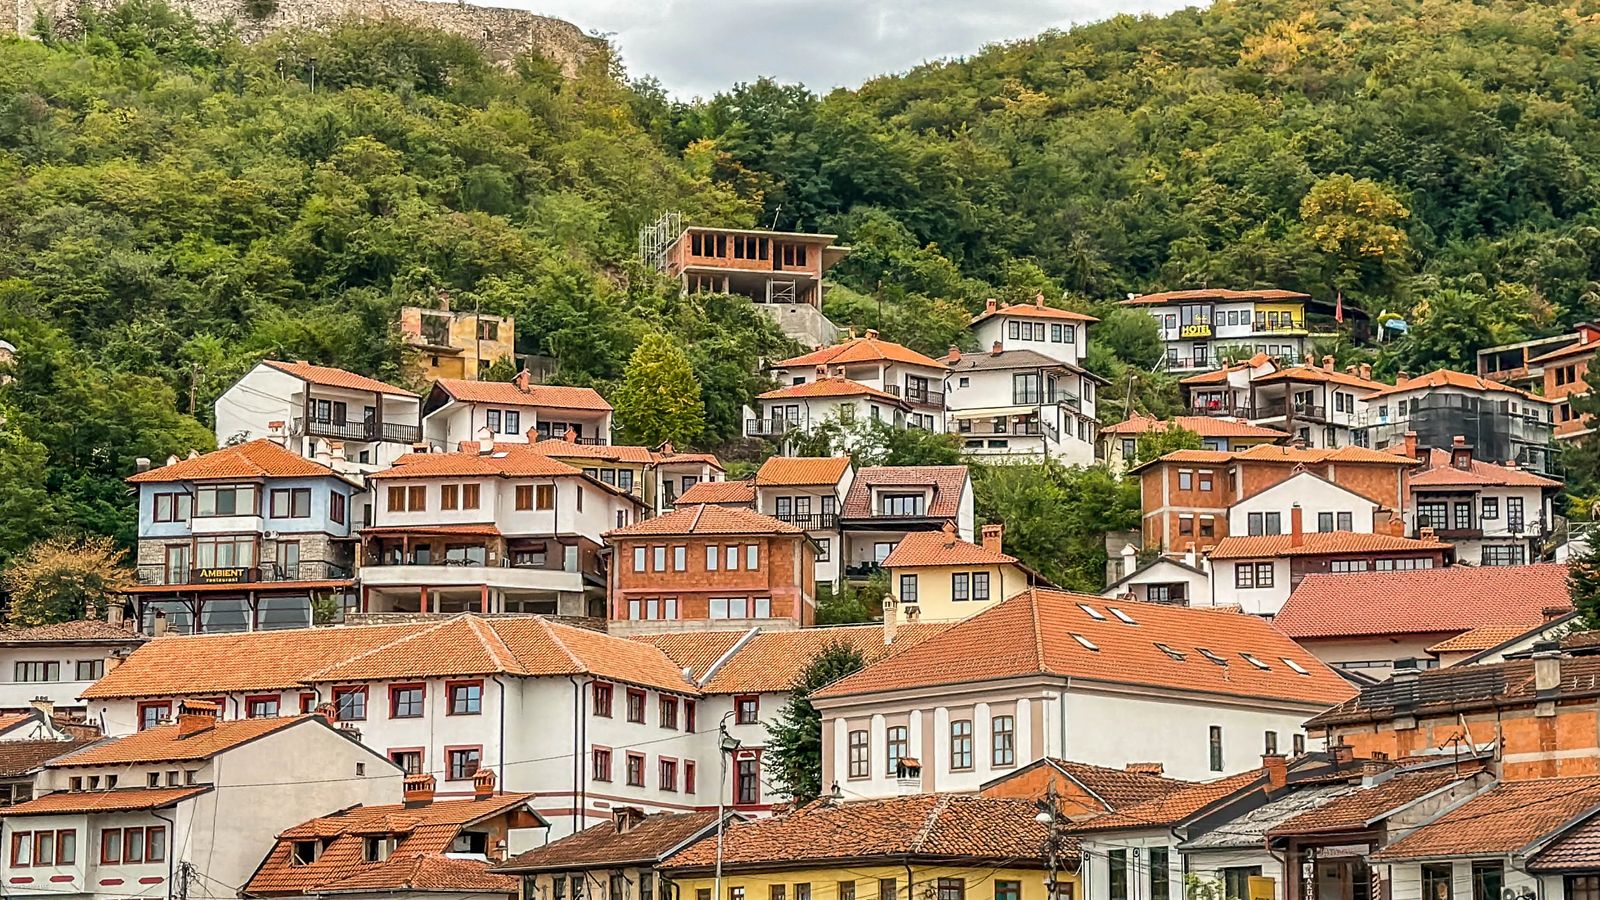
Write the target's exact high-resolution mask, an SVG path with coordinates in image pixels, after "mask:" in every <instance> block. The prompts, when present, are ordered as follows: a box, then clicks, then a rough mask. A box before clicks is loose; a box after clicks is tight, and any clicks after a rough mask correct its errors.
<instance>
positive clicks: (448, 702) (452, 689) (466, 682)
mask: <svg viewBox="0 0 1600 900" xmlns="http://www.w3.org/2000/svg"><path fill="white" fill-rule="evenodd" d="M463 687H476V688H477V689H478V711H477V712H456V688H463ZM444 699H445V709H444V714H445V715H447V716H481V715H483V679H482V678H465V679H462V680H460V681H446V682H445V683H444Z"/></svg>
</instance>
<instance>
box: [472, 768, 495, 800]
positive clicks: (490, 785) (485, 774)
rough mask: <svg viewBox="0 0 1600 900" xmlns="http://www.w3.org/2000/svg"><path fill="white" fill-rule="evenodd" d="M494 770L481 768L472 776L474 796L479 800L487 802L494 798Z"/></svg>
mask: <svg viewBox="0 0 1600 900" xmlns="http://www.w3.org/2000/svg"><path fill="white" fill-rule="evenodd" d="M494 793H495V791H494V770H493V769H485V768H480V769H478V771H477V772H475V773H473V776H472V796H473V798H474V799H477V800H487V799H489V798H490V797H493V796H494Z"/></svg>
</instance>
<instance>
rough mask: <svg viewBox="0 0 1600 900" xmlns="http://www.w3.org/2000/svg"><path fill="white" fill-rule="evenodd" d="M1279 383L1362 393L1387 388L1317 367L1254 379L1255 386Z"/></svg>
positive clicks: (1303, 367) (1356, 376)
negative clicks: (1340, 387) (1327, 386)
mask: <svg viewBox="0 0 1600 900" xmlns="http://www.w3.org/2000/svg"><path fill="white" fill-rule="evenodd" d="M1280 381H1297V382H1313V383H1317V384H1340V385H1344V386H1345V387H1353V388H1358V389H1360V390H1363V391H1378V390H1383V389H1384V388H1387V387H1388V385H1387V384H1384V383H1383V382H1381V381H1373V380H1372V379H1370V378H1362V377H1360V376H1359V375H1351V374H1350V373H1349V372H1341V371H1339V370H1338V369H1323V368H1319V367H1317V366H1289V367H1287V368H1283V369H1279V370H1278V371H1276V372H1273V373H1271V374H1268V375H1262V376H1261V377H1259V378H1257V379H1255V383H1256V384H1276V383H1278V382H1280Z"/></svg>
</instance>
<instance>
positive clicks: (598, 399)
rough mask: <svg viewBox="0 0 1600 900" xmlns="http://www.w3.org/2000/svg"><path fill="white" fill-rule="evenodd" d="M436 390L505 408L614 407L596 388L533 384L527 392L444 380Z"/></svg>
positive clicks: (507, 385) (499, 384) (502, 384)
mask: <svg viewBox="0 0 1600 900" xmlns="http://www.w3.org/2000/svg"><path fill="white" fill-rule="evenodd" d="M434 386H436V387H438V388H439V389H440V390H442V391H444V392H445V393H446V394H449V395H450V396H451V397H454V398H455V399H457V400H459V401H461V402H463V403H496V404H499V405H501V406H546V407H553V408H556V409H579V410H585V411H592V412H610V411H611V404H609V403H607V402H606V400H605V398H604V397H602V396H600V392H599V391H596V390H595V389H594V388H586V387H564V386H561V385H553V384H530V385H528V387H527V389H526V390H523V389H522V388H520V387H518V386H517V384H516V382H512V381H466V380H464V379H460V378H441V379H439V380H438V381H435V382H434Z"/></svg>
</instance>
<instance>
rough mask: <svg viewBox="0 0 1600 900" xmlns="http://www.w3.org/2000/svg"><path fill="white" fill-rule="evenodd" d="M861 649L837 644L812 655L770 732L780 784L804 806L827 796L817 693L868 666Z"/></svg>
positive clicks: (772, 766)
mask: <svg viewBox="0 0 1600 900" xmlns="http://www.w3.org/2000/svg"><path fill="white" fill-rule="evenodd" d="M866 665H867V661H866V658H865V657H863V656H862V655H861V651H860V650H857V649H856V648H854V647H851V646H850V645H848V644H842V643H831V644H828V645H827V646H826V647H823V648H822V649H821V650H819V651H817V655H815V656H813V657H812V658H811V662H809V663H807V664H806V668H805V671H803V672H801V673H800V677H799V678H798V679H796V681H795V684H794V686H793V688H791V691H792V693H791V694H790V696H789V702H788V703H786V704H784V707H783V712H781V713H779V715H778V720H777V721H776V722H774V723H773V724H772V725H771V726H770V727H769V728H768V729H767V730H768V734H769V737H768V740H767V752H766V758H767V771H768V773H769V774H770V775H771V776H772V780H773V783H774V786H775V787H776V788H777V789H778V790H779V791H781V792H782V793H785V794H787V795H788V796H789V798H790V799H791V800H793V801H794V803H795V804H796V805H797V806H798V805H800V804H804V803H810V802H811V801H812V800H815V799H817V798H818V797H820V796H821V795H822V790H823V786H822V714H821V713H819V712H817V708H816V707H815V706H812V705H811V695H812V693H814V692H816V691H818V690H820V689H822V688H823V687H825V686H827V685H829V684H832V683H833V682H835V681H838V680H839V679H841V678H843V677H845V676H846V675H850V674H852V673H855V672H859V671H861V670H862V669H864V668H866Z"/></svg>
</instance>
